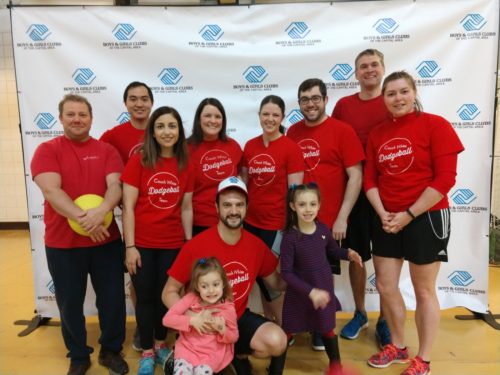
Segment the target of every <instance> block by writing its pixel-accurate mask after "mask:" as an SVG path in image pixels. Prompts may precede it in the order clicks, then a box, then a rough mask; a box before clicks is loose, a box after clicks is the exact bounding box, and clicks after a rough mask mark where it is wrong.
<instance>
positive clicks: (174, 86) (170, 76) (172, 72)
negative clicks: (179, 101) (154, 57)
mask: <svg viewBox="0 0 500 375" xmlns="http://www.w3.org/2000/svg"><path fill="white" fill-rule="evenodd" d="M183 78H184V76H183V74H182V72H181V71H180V70H179V69H177V68H175V67H168V68H163V69H162V70H161V71H160V73H159V74H158V75H157V76H156V79H157V81H158V82H159V83H161V84H162V85H161V86H154V87H151V90H152V91H153V92H154V93H155V94H162V93H172V94H183V93H187V92H189V91H193V90H194V87H193V86H191V85H181V84H180V82H181V81H182V79H183Z"/></svg>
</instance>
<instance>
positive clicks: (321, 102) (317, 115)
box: [299, 86, 328, 126]
mask: <svg viewBox="0 0 500 375" xmlns="http://www.w3.org/2000/svg"><path fill="white" fill-rule="evenodd" d="M327 103H328V97H326V96H325V97H323V95H322V94H321V91H320V89H319V86H314V87H312V88H311V89H310V90H306V91H301V92H300V96H299V106H300V112H302V115H303V116H304V120H305V122H306V125H307V126H315V125H319V124H320V123H322V122H323V121H324V119H325V117H326V115H325V109H326V104H327Z"/></svg>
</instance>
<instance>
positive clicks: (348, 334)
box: [340, 310, 368, 340]
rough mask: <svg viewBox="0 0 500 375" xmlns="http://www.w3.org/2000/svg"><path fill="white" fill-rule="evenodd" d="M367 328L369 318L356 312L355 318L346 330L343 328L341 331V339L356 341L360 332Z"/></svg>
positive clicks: (346, 326) (345, 327)
mask: <svg viewBox="0 0 500 375" xmlns="http://www.w3.org/2000/svg"><path fill="white" fill-rule="evenodd" d="M366 328H368V317H367V316H366V315H364V314H363V313H361V312H360V311H357V310H356V311H355V312H354V317H353V318H352V319H351V320H350V321H349V323H347V324H346V325H345V326H344V328H342V331H340V337H343V338H345V339H349V340H354V339H355V338H357V337H358V336H359V332H361V330H362V329H366Z"/></svg>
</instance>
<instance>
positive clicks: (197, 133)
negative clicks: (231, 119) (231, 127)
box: [187, 98, 227, 146]
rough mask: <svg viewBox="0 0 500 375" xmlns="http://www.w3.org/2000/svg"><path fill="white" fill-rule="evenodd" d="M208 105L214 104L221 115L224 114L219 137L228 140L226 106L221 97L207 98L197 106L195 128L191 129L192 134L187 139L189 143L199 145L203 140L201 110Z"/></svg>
mask: <svg viewBox="0 0 500 375" xmlns="http://www.w3.org/2000/svg"><path fill="white" fill-rule="evenodd" d="M207 105H212V106H214V107H215V108H217V109H218V110H219V112H220V113H221V115H222V127H221V129H220V132H219V135H218V137H219V139H220V140H221V141H224V142H227V134H226V127H227V119H226V111H225V110H224V106H223V105H222V103H221V102H220V101H219V99H216V98H205V99H203V100H202V101H201V102H200V104H198V108H196V113H195V114H194V122H193V129H192V131H191V135H190V136H189V138H188V140H187V142H188V143H189V144H194V145H196V146H197V145H199V144H200V143H201V142H203V130H202V129H201V112H203V109H204V108H205V107H206V106H207Z"/></svg>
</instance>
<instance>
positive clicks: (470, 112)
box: [451, 103, 491, 129]
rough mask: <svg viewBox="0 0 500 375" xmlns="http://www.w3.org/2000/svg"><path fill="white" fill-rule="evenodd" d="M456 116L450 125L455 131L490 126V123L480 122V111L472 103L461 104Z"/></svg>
mask: <svg viewBox="0 0 500 375" xmlns="http://www.w3.org/2000/svg"><path fill="white" fill-rule="evenodd" d="M456 114H457V121H455V122H452V123H451V124H452V125H453V127H454V128H455V129H482V128H484V127H485V126H489V125H491V121H481V119H480V117H481V116H479V115H480V114H481V110H480V108H479V107H478V106H477V105H476V104H474V103H465V104H462V105H461V106H460V108H458V109H457V111H456Z"/></svg>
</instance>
